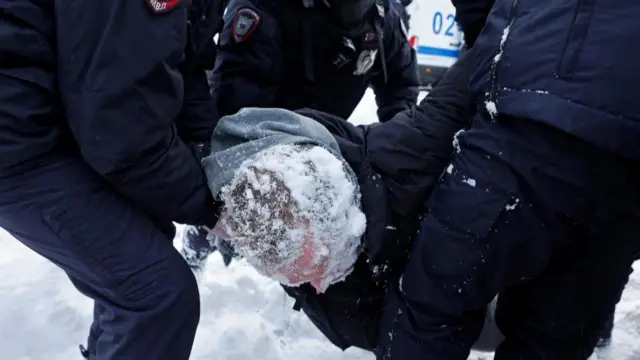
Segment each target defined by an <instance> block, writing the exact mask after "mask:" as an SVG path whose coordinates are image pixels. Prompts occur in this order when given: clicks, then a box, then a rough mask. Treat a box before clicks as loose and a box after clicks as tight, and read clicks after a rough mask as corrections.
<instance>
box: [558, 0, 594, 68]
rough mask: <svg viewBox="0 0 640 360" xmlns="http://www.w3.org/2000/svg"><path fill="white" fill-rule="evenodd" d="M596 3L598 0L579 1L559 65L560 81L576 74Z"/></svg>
mask: <svg viewBox="0 0 640 360" xmlns="http://www.w3.org/2000/svg"><path fill="white" fill-rule="evenodd" d="M595 3H596V0H579V1H578V4H577V6H576V9H575V13H574V15H573V18H572V19H571V24H570V27H569V34H568V35H567V39H566V40H565V44H564V48H563V50H562V55H561V57H560V61H559V63H558V70H557V76H558V78H560V79H570V78H571V77H572V76H573V74H574V70H575V68H576V64H577V63H578V59H579V58H580V53H581V52H582V48H583V46H584V42H585V39H586V37H587V31H588V30H589V26H590V24H591V18H592V15H593V9H594V7H595Z"/></svg>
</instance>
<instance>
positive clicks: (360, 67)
mask: <svg viewBox="0 0 640 360" xmlns="http://www.w3.org/2000/svg"><path fill="white" fill-rule="evenodd" d="M376 55H378V49H373V50H365V51H363V52H361V53H360V56H358V62H357V64H356V71H354V72H353V75H364V74H366V73H367V72H368V71H369V70H370V69H371V67H372V66H373V63H374V62H375V61H376Z"/></svg>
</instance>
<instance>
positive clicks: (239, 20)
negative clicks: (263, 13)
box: [232, 8, 262, 43]
mask: <svg viewBox="0 0 640 360" xmlns="http://www.w3.org/2000/svg"><path fill="white" fill-rule="evenodd" d="M261 21H262V18H261V17H260V15H258V13H257V12H256V11H255V10H253V9H250V8H242V9H240V10H238V12H237V13H236V16H235V18H234V19H233V25H232V26H233V39H234V40H235V41H236V42H238V43H239V42H243V41H245V40H247V39H248V38H249V36H251V34H253V32H254V31H255V30H256V29H257V28H258V26H259V25H260V22H261Z"/></svg>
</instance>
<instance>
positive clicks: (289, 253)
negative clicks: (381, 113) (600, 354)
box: [216, 145, 366, 292]
mask: <svg viewBox="0 0 640 360" xmlns="http://www.w3.org/2000/svg"><path fill="white" fill-rule="evenodd" d="M220 197H221V199H222V200H223V202H224V203H225V209H224V213H225V215H226V216H224V217H223V218H222V219H221V221H219V222H218V225H216V227H218V226H223V227H224V228H225V229H226V233H227V235H228V241H229V243H230V244H231V245H232V246H233V247H234V249H235V251H236V252H238V254H240V255H242V257H243V258H244V259H245V260H246V261H247V262H248V263H249V264H250V265H252V266H253V267H254V268H255V269H256V270H257V271H258V272H259V273H261V274H262V275H265V276H269V277H271V278H272V279H274V280H278V281H279V282H280V283H281V284H284V285H289V286H297V285H300V284H303V283H305V282H309V280H310V279H313V278H314V277H315V278H316V281H317V283H316V282H314V281H310V282H311V284H312V285H313V286H314V287H315V288H316V290H317V291H318V292H324V291H326V289H327V288H328V287H329V285H332V284H335V283H337V282H339V281H342V280H344V278H346V277H347V275H349V274H351V271H352V270H353V265H354V264H355V262H356V260H357V258H358V255H359V249H360V243H361V241H360V238H361V237H362V235H363V234H364V231H365V228H366V218H365V215H364V213H363V212H362V211H361V210H360V192H359V188H358V183H357V179H356V177H355V174H353V172H352V171H351V170H349V169H348V165H347V164H346V163H345V162H344V161H342V160H340V159H338V158H337V157H336V156H335V155H333V154H332V153H330V152H329V151H328V150H327V149H325V148H323V147H319V146H313V147H308V146H300V145H278V146H274V147H271V148H269V149H266V150H263V151H261V152H259V153H258V154H256V155H254V156H253V157H251V158H249V159H247V160H245V161H244V162H243V163H242V164H241V165H240V167H239V168H238V169H237V170H236V172H235V175H234V177H233V179H232V180H231V182H230V183H229V184H227V185H226V186H224V187H223V188H222V192H221V195H220ZM256 240H257V241H256ZM300 272H302V273H304V276H300V275H294V274H295V273H300Z"/></svg>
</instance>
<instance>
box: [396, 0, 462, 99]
mask: <svg viewBox="0 0 640 360" xmlns="http://www.w3.org/2000/svg"><path fill="white" fill-rule="evenodd" d="M407 11H408V12H409V14H410V16H411V18H410V20H409V24H410V26H409V41H410V42H411V46H412V47H413V48H414V49H415V51H416V53H417V55H418V68H419V73H420V80H421V82H422V85H423V86H424V87H426V88H429V87H431V86H433V85H435V83H437V82H438V80H439V79H440V78H441V77H442V75H443V74H444V73H445V72H446V71H447V69H448V68H449V67H450V66H451V65H453V64H454V63H455V62H456V60H458V57H459V56H460V52H461V51H462V46H463V44H464V42H463V35H462V31H461V30H460V28H459V27H458V24H457V23H456V16H455V14H456V10H455V8H454V7H453V5H452V4H451V0H414V1H413V2H412V3H411V4H409V5H408V6H407Z"/></svg>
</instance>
